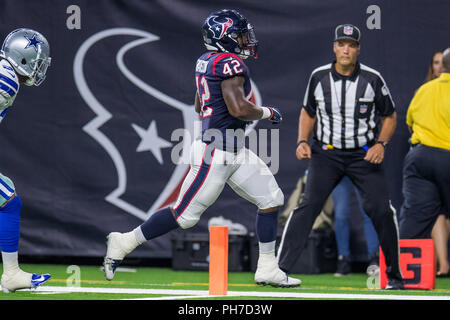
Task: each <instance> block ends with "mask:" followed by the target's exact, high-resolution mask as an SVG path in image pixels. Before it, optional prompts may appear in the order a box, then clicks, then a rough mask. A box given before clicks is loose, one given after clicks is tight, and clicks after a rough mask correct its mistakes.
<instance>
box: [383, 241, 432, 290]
mask: <svg viewBox="0 0 450 320" xmlns="http://www.w3.org/2000/svg"><path fill="white" fill-rule="evenodd" d="M399 247H400V269H401V272H402V275H403V279H404V283H405V288H406V289H422V290H423V289H425V290H433V289H434V288H435V286H436V269H435V260H434V259H435V257H434V256H435V253H434V242H433V240H432V239H401V240H399ZM387 282H388V279H387V275H386V263H385V260H384V255H383V251H382V250H381V247H380V288H381V289H384V288H386V285H387Z"/></svg>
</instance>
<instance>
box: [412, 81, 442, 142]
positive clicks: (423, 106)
mask: <svg viewBox="0 0 450 320" xmlns="http://www.w3.org/2000/svg"><path fill="white" fill-rule="evenodd" d="M406 123H407V124H408V126H410V127H411V128H412V130H413V134H412V136H411V143H412V144H417V143H421V144H424V145H427V146H430V147H435V148H441V149H447V150H450V73H442V74H441V76H440V77H438V78H436V79H434V80H431V81H429V82H427V83H425V84H424V85H422V86H421V87H420V88H419V89H418V90H417V92H416V94H415V95H414V98H413V99H412V101H411V103H410V105H409V108H408V112H407V114H406Z"/></svg>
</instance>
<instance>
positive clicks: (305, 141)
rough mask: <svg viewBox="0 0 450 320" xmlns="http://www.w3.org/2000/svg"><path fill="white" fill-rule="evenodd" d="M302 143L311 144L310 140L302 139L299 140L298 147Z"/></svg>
mask: <svg viewBox="0 0 450 320" xmlns="http://www.w3.org/2000/svg"><path fill="white" fill-rule="evenodd" d="M302 143H306V144H307V145H308V146H309V144H308V140H300V141H299V142H297V148H298V146H299V145H301V144H302Z"/></svg>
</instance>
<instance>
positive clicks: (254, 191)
mask: <svg viewBox="0 0 450 320" xmlns="http://www.w3.org/2000/svg"><path fill="white" fill-rule="evenodd" d="M202 35H203V40H204V44H205V46H206V49H207V50H208V51H207V52H206V53H204V54H202V55H201V56H200V58H199V59H198V60H197V63H196V70H195V80H196V85H197V92H196V95H195V111H196V112H197V113H199V115H200V117H201V119H202V138H201V139H199V140H196V141H194V143H193V145H192V150H191V155H190V162H191V163H190V164H191V166H190V171H189V173H188V174H187V176H186V178H185V180H184V182H183V185H182V187H181V190H180V194H179V196H178V199H177V201H176V202H175V204H174V205H173V207H168V208H164V209H162V210H160V211H157V212H155V213H154V214H153V215H152V216H151V217H150V218H149V219H148V220H147V221H146V222H144V223H143V224H141V225H140V226H138V227H137V228H135V229H134V230H132V231H130V232H127V233H119V232H112V233H110V234H109V235H108V237H107V239H108V241H107V252H106V257H105V259H104V270H105V276H106V278H107V279H108V280H111V279H113V277H114V272H115V270H116V268H117V266H118V265H119V264H120V262H121V261H122V260H123V259H124V257H125V256H126V255H127V254H129V253H130V252H131V251H133V250H134V249H135V248H136V247H137V246H138V245H140V244H142V243H144V242H146V241H148V240H150V239H154V238H155V237H158V236H160V235H162V234H165V233H167V232H169V231H171V230H173V229H176V228H179V227H181V228H182V229H187V228H191V227H193V226H194V225H195V224H196V223H197V222H198V220H199V219H200V216H201V215H202V213H203V212H204V211H205V210H206V209H207V208H208V207H209V206H211V205H212V204H213V203H214V202H215V201H216V199H217V198H218V197H219V195H220V193H221V192H222V190H223V188H224V186H225V184H228V185H229V186H230V187H231V188H232V189H233V190H234V191H235V192H236V193H237V194H238V195H240V196H241V197H243V198H244V199H247V200H248V201H250V202H251V203H253V204H255V205H256V206H257V207H258V210H257V213H256V234H257V236H258V240H259V258H258V264H257V270H256V273H255V281H256V283H258V284H264V285H265V284H269V285H272V286H279V287H295V286H298V285H300V283H301V281H300V280H298V279H294V278H291V277H289V276H288V275H287V274H286V273H284V272H283V271H282V270H281V269H280V268H279V267H278V262H277V259H276V256H275V241H276V236H277V221H278V208H279V207H280V206H281V205H283V203H284V196H283V193H282V191H281V189H280V188H279V187H278V184H277V182H276V180H275V178H274V176H273V174H272V173H271V172H270V170H269V168H268V167H267V165H266V164H265V163H264V162H263V161H262V160H261V159H260V158H259V157H258V156H257V155H256V154H254V153H253V152H252V151H250V150H249V149H247V148H246V147H245V146H244V137H245V136H244V134H237V132H239V131H240V132H243V130H244V129H245V127H246V125H247V124H248V122H249V121H252V120H261V119H268V120H269V121H271V122H273V123H280V122H281V120H282V116H281V113H280V111H279V110H278V109H277V108H275V107H262V106H257V105H255V104H254V103H252V102H251V101H249V98H250V96H251V90H252V88H251V82H250V75H249V70H248V68H247V66H246V65H245V63H244V59H246V58H248V57H254V58H256V56H257V44H258V42H257V40H256V37H255V33H254V31H253V27H252V25H251V24H250V23H248V21H247V19H246V18H245V17H244V16H243V15H241V14H240V13H239V12H237V11H235V10H221V11H218V12H215V13H212V14H210V15H209V16H208V17H207V19H206V20H205V22H204V24H203V27H202Z"/></svg>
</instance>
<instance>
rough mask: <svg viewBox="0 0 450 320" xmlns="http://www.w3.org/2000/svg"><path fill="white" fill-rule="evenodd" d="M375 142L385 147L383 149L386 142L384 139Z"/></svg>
mask: <svg viewBox="0 0 450 320" xmlns="http://www.w3.org/2000/svg"><path fill="white" fill-rule="evenodd" d="M377 143H379V144H381V145H382V146H383V148H385V149H386V146H387V144H388V143H387V142H386V141H377V142H376V144H377Z"/></svg>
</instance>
